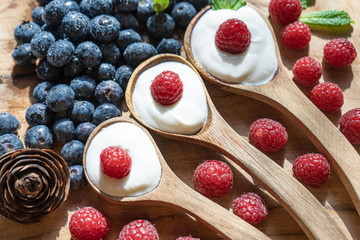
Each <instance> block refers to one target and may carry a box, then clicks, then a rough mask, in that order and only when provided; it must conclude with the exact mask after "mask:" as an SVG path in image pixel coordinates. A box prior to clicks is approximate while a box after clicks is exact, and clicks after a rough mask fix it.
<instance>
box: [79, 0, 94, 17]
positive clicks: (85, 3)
mask: <svg viewBox="0 0 360 240" xmlns="http://www.w3.org/2000/svg"><path fill="white" fill-rule="evenodd" d="M90 3H91V0H81V2H80V4H79V6H80V12H82V13H83V14H85V15H86V16H88V17H91V14H90Z"/></svg>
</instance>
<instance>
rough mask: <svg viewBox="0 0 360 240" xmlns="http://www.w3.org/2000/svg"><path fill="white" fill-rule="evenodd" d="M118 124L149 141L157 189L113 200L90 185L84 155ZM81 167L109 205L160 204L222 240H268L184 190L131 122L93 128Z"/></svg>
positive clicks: (115, 119) (228, 214) (104, 123)
mask: <svg viewBox="0 0 360 240" xmlns="http://www.w3.org/2000/svg"><path fill="white" fill-rule="evenodd" d="M118 122H128V123H132V124H135V125H137V126H138V127H140V128H141V129H142V130H143V131H144V132H145V133H146V135H147V136H148V137H149V139H150V140H151V142H152V144H153V145H154V148H155V150H156V152H157V155H158V157H159V160H160V164H161V168H162V173H161V179H160V182H159V184H158V186H157V187H156V188H155V189H154V190H152V191H151V192H149V193H146V194H144V195H141V196H138V197H114V196H110V195H107V194H106V193H104V192H102V191H101V190H100V189H99V188H97V187H96V186H95V185H94V184H93V183H92V182H91V179H90V178H89V175H88V172H87V169H86V152H87V150H88V148H89V145H90V143H91V141H92V139H93V138H94V137H95V135H96V134H97V133H98V132H99V131H101V130H102V129H103V128H104V127H107V126H110V125H112V124H114V123H118ZM139 148H141V146H139ZM140 150H141V149H140ZM83 166H85V167H84V169H85V176H86V178H87V180H88V182H89V184H90V186H91V187H92V188H93V189H94V190H95V191H96V192H97V193H98V194H99V195H100V196H101V197H103V198H105V199H106V200H109V201H111V202H113V203H128V204H129V203H130V204H139V203H141V204H144V205H147V204H159V203H160V204H165V205H172V206H176V207H178V208H181V209H182V210H184V211H185V212H187V213H189V214H191V215H193V216H195V217H197V218H198V219H199V220H201V221H202V222H204V223H205V224H206V225H207V226H209V227H210V228H211V229H212V230H214V231H215V232H217V233H218V234H219V235H220V236H222V237H223V238H225V239H244V240H245V239H254V240H256V239H270V238H268V237H267V236H266V235H265V234H264V233H262V232H261V231H260V230H258V229H257V228H255V227H253V226H252V225H250V224H248V223H247V222H245V221H244V220H242V219H241V218H239V217H237V216H236V215H234V214H232V213H231V212H230V211H228V210H226V209H225V208H223V207H221V206H219V205H218V204H216V203H214V202H213V201H211V200H209V199H208V198H206V197H204V196H202V195H201V194H199V193H197V192H196V191H194V190H193V189H191V188H190V187H188V186H187V185H186V184H185V183H184V182H182V181H181V180H180V179H179V178H178V177H177V176H176V175H175V173H174V172H173V171H172V170H171V169H170V167H169V166H168V165H167V163H166V161H165V160H164V157H163V156H162V154H161V152H160V150H159V148H158V147H157V145H156V143H155V141H154V140H153V138H152V137H151V135H150V134H149V132H147V131H146V129H144V128H143V127H141V126H140V125H139V124H138V123H137V122H136V121H135V120H133V119H131V118H124V117H117V118H112V119H109V120H107V121H105V122H103V123H101V124H100V125H99V126H98V127H97V128H95V130H94V131H93V132H92V133H91V135H90V137H89V139H88V141H87V142H86V145H85V150H84V157H83Z"/></svg>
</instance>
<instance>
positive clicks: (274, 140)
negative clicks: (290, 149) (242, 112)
mask: <svg viewBox="0 0 360 240" xmlns="http://www.w3.org/2000/svg"><path fill="white" fill-rule="evenodd" d="M287 139H288V134H287V132H286V129H285V128H284V126H283V125H281V124H280V123H279V122H277V121H274V120H271V119H267V118H261V119H258V120H256V121H255V122H254V123H253V124H251V126H250V132H249V141H250V143H251V144H252V145H254V146H255V147H256V148H258V149H259V150H260V151H263V152H266V153H274V152H277V151H279V150H280V149H282V148H283V147H284V146H285V144H286V142H287Z"/></svg>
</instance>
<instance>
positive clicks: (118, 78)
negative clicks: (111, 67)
mask: <svg viewBox="0 0 360 240" xmlns="http://www.w3.org/2000/svg"><path fill="white" fill-rule="evenodd" d="M133 71H134V68H133V67H131V66H129V65H122V66H120V67H119V68H118V69H117V70H116V73H115V82H117V83H118V84H119V85H120V87H121V88H122V89H124V90H125V89H126V87H127V84H128V82H129V79H130V77H131V75H132V73H133Z"/></svg>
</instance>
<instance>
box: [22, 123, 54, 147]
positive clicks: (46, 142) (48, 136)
mask: <svg viewBox="0 0 360 240" xmlns="http://www.w3.org/2000/svg"><path fill="white" fill-rule="evenodd" d="M53 143H54V140H53V134H52V132H51V130H50V129H49V128H48V127H47V126H45V125H36V126H34V127H32V128H30V129H29V130H27V132H26V133H25V146H26V147H28V148H40V149H44V148H46V149H51V148H52V146H53Z"/></svg>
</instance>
